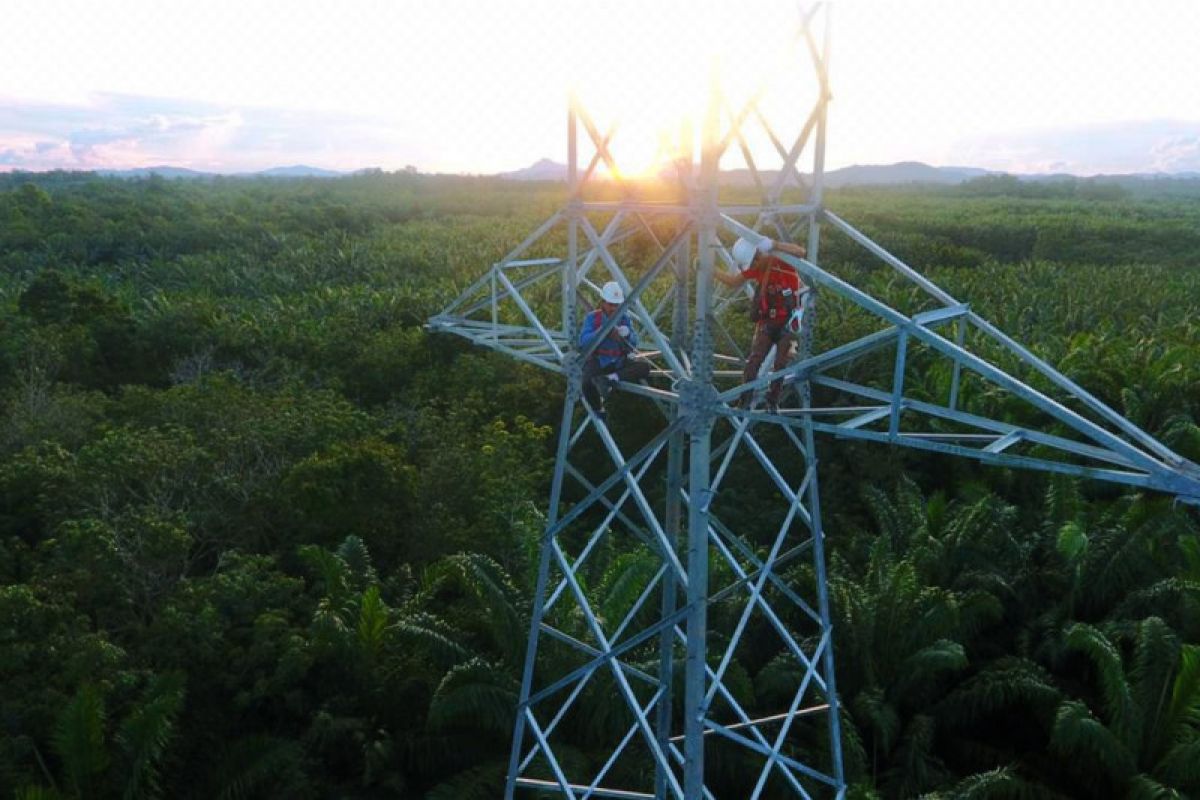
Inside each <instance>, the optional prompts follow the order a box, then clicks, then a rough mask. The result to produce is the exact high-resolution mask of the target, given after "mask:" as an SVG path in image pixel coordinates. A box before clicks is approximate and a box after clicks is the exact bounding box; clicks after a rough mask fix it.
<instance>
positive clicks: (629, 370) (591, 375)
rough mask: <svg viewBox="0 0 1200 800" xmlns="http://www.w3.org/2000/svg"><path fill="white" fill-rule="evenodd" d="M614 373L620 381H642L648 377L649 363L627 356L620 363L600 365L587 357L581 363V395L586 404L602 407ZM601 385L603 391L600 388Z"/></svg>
mask: <svg viewBox="0 0 1200 800" xmlns="http://www.w3.org/2000/svg"><path fill="white" fill-rule="evenodd" d="M609 375H616V376H617V379H618V380H622V381H644V380H646V378H648V377H650V364H649V363H648V362H646V361H642V360H640V359H635V358H627V359H625V360H623V361H622V362H621V363H620V364H616V365H613V366H608V367H602V366H600V363H599V362H598V361H596V359H594V358H589V359H588V361H587V363H586V364H584V365H583V397H584V399H585V400H587V401H588V405H590V406H591V407H592V408H594V409H596V410H597V411H599V410H600V409H601V408H603V407H604V398H605V397H606V396H607V395H608V390H609V389H610V388H611V386H608V385H606V384H610V383H611V381H612V379H611V378H609V377H608V376H609ZM601 387H603V391H602V389H601Z"/></svg>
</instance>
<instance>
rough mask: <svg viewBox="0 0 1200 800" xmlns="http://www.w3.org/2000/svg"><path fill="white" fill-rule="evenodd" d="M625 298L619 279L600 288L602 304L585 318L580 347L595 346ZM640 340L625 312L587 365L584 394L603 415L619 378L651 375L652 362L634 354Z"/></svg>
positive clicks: (584, 368) (629, 379)
mask: <svg viewBox="0 0 1200 800" xmlns="http://www.w3.org/2000/svg"><path fill="white" fill-rule="evenodd" d="M623 302H625V292H623V291H622V290H621V286H620V284H618V283H617V282H616V281H609V282H608V283H606V284H604V287H603V288H602V289H601V290H600V307H599V308H597V309H595V310H594V311H592V312H590V313H589V314H588V315H587V316H586V317H585V318H584V320H583V330H581V331H580V332H579V348H580V350H585V349H587V348H588V347H589V346H591V344H592V342H593V341H594V340H595V339H596V335H597V334H599V333H600V329H601V328H603V327H604V325H605V323H607V322H608V320H609V319H610V318H611V317H612V315H613V314H615V313H616V312H617V306H619V305H621V303H623ZM637 343H638V336H637V331H635V330H634V329H633V326H632V325H631V324H630V321H629V315H628V314H622V315H621V317H620V319H618V320H617V324H616V325H614V326H613V328H612V330H610V331H609V332H608V336H606V337H604V340H603V341H601V342H600V344H598V345H597V346H596V349H595V350H593V351H592V354H591V356H590V357H589V358H588V360H587V362H586V363H585V364H584V365H583V397H584V399H585V400H587V402H588V405H590V406H591V407H592V410H593V411H595V412H596V415H597V416H598V417H600V419H604V418H605V409H604V399H605V398H606V397H607V396H608V393H609V392H611V391H612V388H613V385H614V384H615V383H616V382H617V381H644V380H646V378H648V377H649V376H650V364H649V363H647V362H646V361H644V360H642V359H640V358H636V357H633V353H634V350H635V348H636V347H637Z"/></svg>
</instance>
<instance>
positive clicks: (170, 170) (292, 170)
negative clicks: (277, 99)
mask: <svg viewBox="0 0 1200 800" xmlns="http://www.w3.org/2000/svg"><path fill="white" fill-rule="evenodd" d="M360 171H362V170H360ZM96 174H97V175H103V176H105V177H109V178H148V177H150V176H151V175H158V176H160V177H163V178H172V179H174V178H183V179H186V180H203V179H212V178H215V177H217V176H218V175H226V176H231V177H237V178H340V177H342V176H343V175H349V174H351V173H349V172H337V171H335V170H331V169H321V168H320V167H309V166H305V165H304V164H293V165H292V166H290V167H271V168H270V169H264V170H259V171H258V172H237V173H219V172H199V171H197V170H194V169H186V168H184V167H167V166H160V167H137V168H135V169H101V170H96Z"/></svg>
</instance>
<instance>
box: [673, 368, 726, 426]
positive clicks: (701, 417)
mask: <svg viewBox="0 0 1200 800" xmlns="http://www.w3.org/2000/svg"><path fill="white" fill-rule="evenodd" d="M719 404H720V401H719V400H718V399H717V390H716V388H715V387H714V386H713V385H712V384H711V383H707V382H705V383H701V382H699V381H694V380H691V381H683V382H682V383H680V384H679V411H680V414H681V415H682V416H683V418H684V420H685V421H684V429H685V430H686V431H687V432H688V433H689V434H692V435H696V434H703V433H704V431H705V430H707V429H708V428H711V427H712V424H713V420H714V419H715V418H716V415H717V406H718V405H719Z"/></svg>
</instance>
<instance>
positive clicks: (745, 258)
mask: <svg viewBox="0 0 1200 800" xmlns="http://www.w3.org/2000/svg"><path fill="white" fill-rule="evenodd" d="M732 253H733V260H734V261H736V262H737V265H738V266H739V267H741V268H742V269H745V268H746V267H748V266H750V262H751V261H753V260H754V256H755V255H756V254H757V253H758V248H757V247H755V246H754V243H753V242H751V241H749V240H747V239H738V240H737V241H736V242H734V243H733V251H732Z"/></svg>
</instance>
